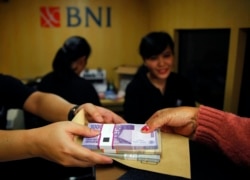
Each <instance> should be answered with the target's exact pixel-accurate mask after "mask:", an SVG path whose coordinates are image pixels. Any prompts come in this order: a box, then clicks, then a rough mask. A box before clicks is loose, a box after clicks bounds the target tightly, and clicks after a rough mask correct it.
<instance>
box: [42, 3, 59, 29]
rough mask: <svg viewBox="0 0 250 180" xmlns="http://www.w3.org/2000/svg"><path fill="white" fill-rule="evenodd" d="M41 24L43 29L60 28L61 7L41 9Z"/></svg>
mask: <svg viewBox="0 0 250 180" xmlns="http://www.w3.org/2000/svg"><path fill="white" fill-rule="evenodd" d="M40 24H41V26H42V27H47V28H50V27H60V26H61V24H60V8H59V7H40Z"/></svg>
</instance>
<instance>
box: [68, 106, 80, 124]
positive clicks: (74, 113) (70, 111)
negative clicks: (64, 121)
mask: <svg viewBox="0 0 250 180" xmlns="http://www.w3.org/2000/svg"><path fill="white" fill-rule="evenodd" d="M78 107H79V106H78V105H77V106H74V107H73V108H71V109H70V110H69V113H68V120H69V121H71V120H72V119H73V118H74V117H75V115H76V110H77V109H78Z"/></svg>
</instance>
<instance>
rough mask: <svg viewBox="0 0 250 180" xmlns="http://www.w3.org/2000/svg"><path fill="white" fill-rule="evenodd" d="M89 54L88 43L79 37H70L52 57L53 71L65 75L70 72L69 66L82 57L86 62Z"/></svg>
mask: <svg viewBox="0 0 250 180" xmlns="http://www.w3.org/2000/svg"><path fill="white" fill-rule="evenodd" d="M90 53H91V47H90V45H89V43H88V41H87V40H86V39H85V38H84V37H81V36H71V37H69V38H68V39H66V41H65V42H64V43H63V46H62V47H60V48H59V49H58V51H57V53H56V55H55V57H54V60H53V64H52V67H53V69H54V71H56V72H60V73H66V72H70V71H72V69H71V64H72V63H73V62H75V61H76V60H77V59H79V58H80V57H82V56H86V60H88V57H89V56H90Z"/></svg>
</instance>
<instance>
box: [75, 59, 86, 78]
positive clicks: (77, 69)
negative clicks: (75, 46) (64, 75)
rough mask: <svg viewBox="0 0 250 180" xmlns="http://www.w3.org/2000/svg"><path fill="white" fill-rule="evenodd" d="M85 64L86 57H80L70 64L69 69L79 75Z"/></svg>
mask: <svg viewBox="0 0 250 180" xmlns="http://www.w3.org/2000/svg"><path fill="white" fill-rule="evenodd" d="M86 64H87V59H86V56H82V57H80V58H79V59H77V60H76V61H75V62H73V63H72V64H71V68H72V69H73V71H74V72H75V73H76V74H77V75H80V73H81V72H82V71H83V70H84V69H85V67H86Z"/></svg>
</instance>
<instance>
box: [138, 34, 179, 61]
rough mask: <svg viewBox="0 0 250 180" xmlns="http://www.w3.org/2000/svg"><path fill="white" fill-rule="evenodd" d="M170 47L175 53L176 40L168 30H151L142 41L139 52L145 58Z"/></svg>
mask: <svg viewBox="0 0 250 180" xmlns="http://www.w3.org/2000/svg"><path fill="white" fill-rule="evenodd" d="M168 46H169V47H170V49H171V50H172V52H173V53H174V42H173V40H172V38H171V36H170V35H169V34H168V33H166V32H161V31H160V32H151V33H149V34H147V35H146V36H144V37H143V38H142V40H141V42H140V46H139V52H140V55H141V57H142V59H143V60H145V59H148V58H150V57H152V56H155V55H158V54H160V53H161V52H163V51H164V50H165V49H166V48H167V47H168Z"/></svg>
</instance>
